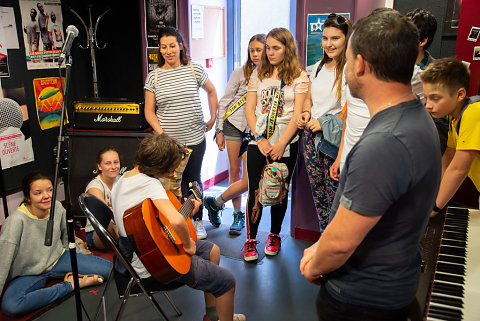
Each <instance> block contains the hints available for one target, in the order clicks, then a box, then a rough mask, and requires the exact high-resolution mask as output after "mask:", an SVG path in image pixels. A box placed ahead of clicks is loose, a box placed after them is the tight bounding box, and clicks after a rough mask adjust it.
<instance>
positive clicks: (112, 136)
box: [66, 131, 148, 217]
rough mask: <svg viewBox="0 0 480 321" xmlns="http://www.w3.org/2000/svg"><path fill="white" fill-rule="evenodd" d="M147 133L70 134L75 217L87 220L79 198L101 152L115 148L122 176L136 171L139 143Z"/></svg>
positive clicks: (69, 163) (70, 185) (70, 181)
mask: <svg viewBox="0 0 480 321" xmlns="http://www.w3.org/2000/svg"><path fill="white" fill-rule="evenodd" d="M147 134H148V133H104V132H75V131H73V132H68V133H67V136H68V159H67V166H68V169H67V173H68V174H67V175H68V186H67V187H66V188H68V192H69V199H68V201H69V202H70V206H71V211H72V213H73V216H75V217H84V214H83V212H82V210H81V209H80V206H79V205H78V196H79V195H80V194H82V193H83V192H85V187H86V186H87V184H88V182H89V181H90V180H91V179H92V178H94V177H95V176H96V174H95V173H94V171H95V169H96V168H97V166H96V157H97V154H98V152H99V151H100V150H101V149H103V148H105V147H114V148H115V149H116V150H117V151H118V154H119V156H120V174H123V173H124V172H126V171H128V170H130V169H132V168H133V158H134V157H135V152H136V150H137V146H138V143H139V142H140V141H141V140H142V139H143V137H145V136H146V135H147Z"/></svg>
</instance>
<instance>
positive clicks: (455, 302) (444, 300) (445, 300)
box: [430, 294, 463, 308]
mask: <svg viewBox="0 0 480 321" xmlns="http://www.w3.org/2000/svg"><path fill="white" fill-rule="evenodd" d="M430 300H431V302H435V303H440V304H445V305H448V306H452V307H458V308H463V300H462V299H458V298H452V297H446V296H440V295H436V294H432V297H431V299H430Z"/></svg>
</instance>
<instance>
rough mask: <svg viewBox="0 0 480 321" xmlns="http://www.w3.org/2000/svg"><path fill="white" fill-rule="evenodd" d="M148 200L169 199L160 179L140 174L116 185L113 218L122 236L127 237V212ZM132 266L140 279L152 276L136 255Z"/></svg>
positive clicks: (124, 178)
mask: <svg viewBox="0 0 480 321" xmlns="http://www.w3.org/2000/svg"><path fill="white" fill-rule="evenodd" d="M146 198H150V199H152V200H156V199H168V196H167V193H166V192H165V189H164V188H163V186H162V183H160V181H159V180H158V179H156V178H153V177H150V176H147V175H145V174H142V173H140V174H137V175H134V176H130V177H125V176H122V177H121V178H120V179H119V180H118V182H117V183H116V184H115V186H114V187H113V189H112V200H113V203H112V205H113V217H114V220H115V223H116V224H117V227H118V234H119V235H120V236H123V237H126V236H127V233H126V232H125V226H124V225H123V214H124V213H125V211H126V210H128V209H129V208H131V207H133V206H135V205H137V204H140V203H141V202H143V201H144V200H145V199H146ZM132 266H133V267H134V269H135V271H136V272H137V273H138V275H139V276H140V278H148V277H150V276H151V274H150V273H149V272H148V271H147V269H146V268H145V266H144V265H143V263H142V262H141V261H140V259H139V258H138V256H137V255H136V254H135V253H134V254H133V260H132Z"/></svg>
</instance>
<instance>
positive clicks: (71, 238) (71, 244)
mask: <svg viewBox="0 0 480 321" xmlns="http://www.w3.org/2000/svg"><path fill="white" fill-rule="evenodd" d="M65 61H66V62H65V66H66V71H65V88H64V87H63V84H62V77H61V68H60V65H59V66H58V69H59V74H60V77H59V78H60V87H61V89H62V93H63V102H62V115H61V117H60V126H59V134H58V142H57V150H56V159H55V179H54V182H55V184H53V193H52V204H51V207H50V217H49V220H48V223H47V232H46V234H45V246H51V245H52V234H53V219H54V215H55V200H56V195H57V185H58V184H57V181H58V177H59V172H60V165H61V160H60V158H61V156H62V155H65V153H64V148H65V147H66V146H65V143H68V141H67V139H68V138H67V137H66V136H64V135H63V129H64V127H65V121H64V119H65V115H66V108H65V104H66V101H67V94H68V86H69V80H70V72H71V68H72V56H71V55H70V51H69V52H68V53H67V56H66V59H65ZM65 158H66V157H64V159H63V160H64V161H65V162H66V160H65ZM62 164H63V163H62ZM63 165H66V164H63ZM66 168H68V166H65V168H63V170H62V178H63V182H64V187H66V188H65V199H66V206H65V210H66V218H67V234H68V248H69V251H70V263H71V265H72V274H73V285H74V289H73V291H74V293H75V306H76V310H77V320H78V321H82V300H81V297H80V284H79V282H78V265H77V251H76V242H75V229H74V225H73V215H72V213H71V210H70V202H69V200H70V197H69V194H70V193H69V189H68V175H63V174H64V173H65V170H66ZM87 316H88V314H87Z"/></svg>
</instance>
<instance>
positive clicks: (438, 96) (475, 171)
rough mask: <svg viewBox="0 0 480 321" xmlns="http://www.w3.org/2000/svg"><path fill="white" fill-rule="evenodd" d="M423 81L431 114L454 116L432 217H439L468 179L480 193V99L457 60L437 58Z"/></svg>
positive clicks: (436, 116)
mask: <svg viewBox="0 0 480 321" xmlns="http://www.w3.org/2000/svg"><path fill="white" fill-rule="evenodd" d="M420 79H421V80H422V83H423V92H424V93H425V97H426V108H427V110H428V112H429V113H430V114H431V115H432V116H433V117H435V118H440V117H443V116H445V115H449V116H450V117H451V121H450V126H449V132H448V142H447V150H446V151H445V153H444V154H443V156H442V173H443V175H442V182H441V184H440V190H439V191H438V195H437V200H436V203H435V206H434V208H433V210H432V215H431V216H435V215H436V214H437V213H438V212H439V211H440V210H441V209H442V208H444V207H445V206H446V205H447V204H448V202H449V201H450V199H451V198H452V197H453V195H454V194H455V192H456V191H457V190H458V188H459V187H460V185H461V184H462V182H463V181H464V179H465V178H466V177H467V176H468V177H470V179H471V180H472V182H473V184H474V185H475V187H476V188H477V191H480V96H473V97H467V89H468V87H469V82H470V73H469V71H468V68H467V67H466V66H465V65H464V64H463V63H462V62H461V61H459V60H457V59H455V58H442V59H437V60H436V61H434V62H432V63H431V64H430V65H428V67H427V68H426V69H425V70H424V71H423V73H422V74H421V75H420Z"/></svg>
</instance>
